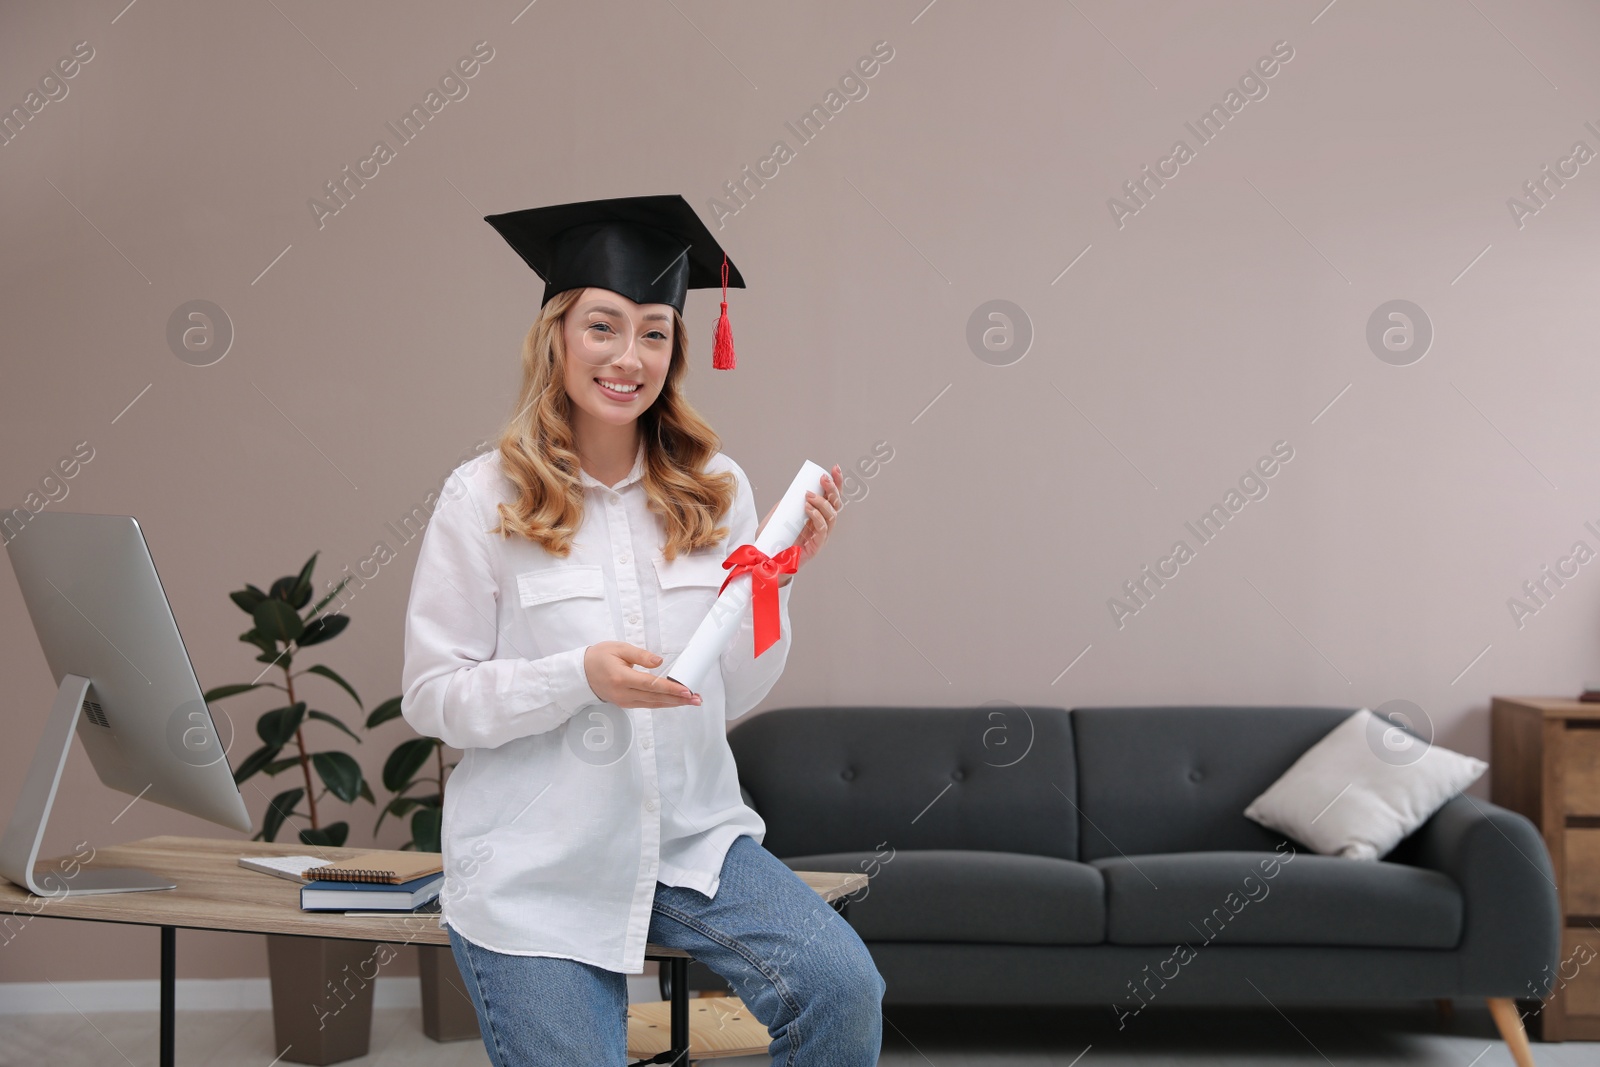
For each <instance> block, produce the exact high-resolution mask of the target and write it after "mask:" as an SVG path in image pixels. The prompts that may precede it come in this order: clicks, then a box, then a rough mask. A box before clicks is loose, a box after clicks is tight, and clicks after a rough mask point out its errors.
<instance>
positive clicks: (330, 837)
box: [205, 553, 398, 1064]
mask: <svg viewBox="0 0 1600 1067" xmlns="http://www.w3.org/2000/svg"><path fill="white" fill-rule="evenodd" d="M316 561H317V554H316V553H312V556H311V558H310V559H308V560H306V563H305V566H303V567H301V568H300V573H299V574H297V575H289V576H287V577H284V578H279V579H278V580H277V581H275V582H273V583H272V585H271V586H270V587H269V588H268V589H267V591H266V592H262V591H261V590H260V589H259V588H257V587H256V586H254V585H249V584H246V585H245V587H244V588H243V589H240V590H237V591H235V592H232V593H230V594H228V595H229V597H230V598H231V599H232V600H233V602H234V603H235V604H236V605H238V607H239V608H240V610H242V611H244V612H245V613H246V614H247V615H249V616H250V617H251V622H252V625H251V627H250V629H248V630H246V631H245V632H244V633H242V634H240V635H239V640H241V641H243V642H245V643H247V644H251V645H254V646H255V647H256V648H258V649H259V650H260V653H261V654H260V655H258V656H257V657H256V661H257V662H259V663H265V664H266V665H267V666H266V667H265V668H264V669H263V670H262V672H261V674H259V675H257V676H256V680H255V681H251V682H243V683H239V684H234V685H224V686H218V687H217V688H215V689H212V690H210V691H209V692H207V693H206V695H205V699H206V702H207V703H208V704H209V703H211V702H212V701H217V700H223V699H226V698H228V697H232V696H237V695H239V694H241V693H248V692H251V691H253V690H256V689H277V690H281V691H282V692H283V694H284V699H285V700H286V701H287V703H285V704H284V705H283V706H281V707H277V708H273V709H272V710H270V711H267V712H264V713H262V715H261V717H260V718H259V719H258V720H257V722H256V734H257V736H258V737H259V738H260V739H261V747H259V748H257V749H256V750H255V751H253V752H251V753H250V754H249V755H248V756H246V757H245V758H244V760H243V762H241V763H240V764H239V766H238V767H237V768H236V769H235V770H234V772H233V778H234V781H235V782H238V783H243V782H245V781H248V780H249V779H251V778H253V777H254V776H255V775H257V774H266V775H268V776H269V777H270V776H276V775H278V774H282V773H284V772H285V771H292V772H298V777H299V781H300V784H298V785H296V786H295V787H293V788H291V789H285V790H283V791H281V792H279V793H278V794H277V795H276V796H274V797H273V798H272V799H271V800H270V801H269V803H268V805H267V812H266V815H265V816H264V817H263V819H262V825H261V831H260V832H259V833H257V834H256V835H255V837H254V839H253V840H257V841H275V840H277V835H278V831H279V830H280V829H282V827H283V826H284V824H285V823H294V824H295V825H296V826H297V827H298V832H299V837H300V841H301V842H302V843H303V844H307V845H313V846H318V847H319V848H320V847H334V848H338V847H342V846H343V845H344V843H345V840H346V839H347V838H348V837H349V834H350V824H349V823H347V822H344V821H338V822H329V821H327V814H326V807H325V806H324V807H322V808H320V809H319V802H323V801H325V800H326V798H327V797H328V796H329V795H330V794H331V795H332V796H333V797H334V798H335V799H337V800H340V801H342V802H344V803H346V804H353V803H355V801H356V800H357V799H362V800H366V801H367V802H368V803H371V804H374V805H375V804H376V803H377V801H376V799H375V798H374V797H373V795H372V787H371V786H370V785H368V784H367V780H366V777H365V775H363V774H362V772H361V765H360V764H359V763H357V762H356V760H355V758H354V757H352V756H351V755H350V754H349V753H347V752H343V751H340V750H338V749H333V748H328V749H321V750H319V751H311V749H312V747H313V745H312V744H311V743H309V742H308V740H307V737H306V731H307V729H308V728H309V727H311V726H312V725H313V724H315V723H325V724H327V726H328V727H329V728H330V729H336V730H339V731H341V732H343V733H345V734H347V735H349V736H350V737H351V738H353V739H354V740H355V741H356V743H358V744H359V743H360V742H361V738H360V737H357V736H356V733H355V731H353V730H351V729H350V727H348V726H346V725H345V724H344V722H343V721H342V720H341V719H339V718H338V717H337V716H336V715H333V714H330V713H328V712H325V711H320V710H316V709H313V708H312V707H311V706H310V702H309V700H308V699H307V698H308V696H309V695H310V694H308V693H307V692H306V687H307V683H308V682H309V681H310V680H311V679H310V676H313V675H314V676H317V677H319V678H321V679H323V680H325V681H327V682H330V683H332V684H333V685H335V686H337V687H338V688H339V689H341V690H343V691H344V693H345V694H347V695H348V696H349V697H350V699H351V700H354V701H355V703H356V707H357V708H360V707H361V697H360V696H359V695H357V693H356V691H355V687H354V686H352V685H351V684H350V683H349V682H347V681H346V680H345V679H344V678H343V677H342V676H340V675H339V674H338V672H336V671H334V670H333V668H331V667H328V666H326V665H325V664H321V663H317V664H314V665H312V666H309V667H303V668H301V669H299V670H295V669H294V664H295V656H296V654H297V653H300V652H302V651H304V650H306V649H308V648H311V647H312V646H315V645H320V644H323V643H325V642H327V641H331V640H333V639H334V638H335V637H338V636H339V635H340V634H341V633H343V632H344V630H345V628H346V627H347V626H348V625H349V622H350V620H349V618H348V616H345V615H340V614H337V613H332V614H322V610H323V609H324V608H325V607H327V606H328V604H329V603H330V602H332V600H333V599H334V597H336V596H337V595H338V594H339V592H340V590H342V589H343V588H344V586H345V583H346V582H348V581H349V579H348V578H347V579H345V580H344V581H342V582H340V583H339V584H338V585H337V586H336V587H334V589H333V590H332V591H331V592H329V593H328V594H327V595H326V596H324V597H322V598H321V599H320V600H318V601H317V602H316V603H315V604H314V605H311V606H310V607H309V608H307V605H308V604H310V602H311V592H312V585H311V574H312V571H313V569H314V568H315V566H316ZM273 670H277V671H281V672H282V674H281V681H280V680H270V681H263V680H262V677H263V676H264V675H266V674H267V673H268V672H270V671H273ZM297 683H298V684H297ZM393 703H395V705H396V708H397V710H398V698H397V699H396V700H395V701H394V702H393ZM384 706H385V707H387V706H388V705H387V704H385V705H384ZM286 753H287V754H286ZM301 801H304V802H305V808H306V810H305V811H300V810H298V809H299V806H300V803H301ZM300 819H304V820H305V825H301V824H299V823H298V822H296V820H300ZM266 937H267V961H268V969H269V971H270V974H271V980H272V1012H273V1029H274V1032H275V1035H276V1040H277V1047H278V1048H280V1049H285V1051H284V1052H283V1054H282V1057H281V1058H282V1059H286V1060H290V1061H293V1062H295V1063H312V1064H328V1063H337V1062H339V1061H341V1060H346V1059H352V1058H354V1057H356V1056H364V1055H366V1054H367V1049H368V1045H369V1042H370V1038H371V1033H372V982H371V981H370V979H371V978H372V977H375V975H374V974H373V973H372V972H371V970H370V965H371V963H372V962H373V961H372V959H371V957H372V956H373V944H372V943H371V942H366V941H352V940H345V939H333V938H314V937H301V936H295V935H289V934H268V935H266ZM380 947H383V946H380ZM383 962H387V960H386V959H385V960H384V961H383ZM352 975H354V976H356V979H357V980H356V981H355V982H354V983H352V982H351V981H350V980H349V979H350V978H351V976H352ZM330 990H332V991H335V992H333V993H328V992H326V991H330ZM308 991H314V992H312V993H311V995H310V996H308Z"/></svg>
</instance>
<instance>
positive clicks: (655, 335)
mask: <svg viewBox="0 0 1600 1067" xmlns="http://www.w3.org/2000/svg"><path fill="white" fill-rule="evenodd" d="M645 336H646V337H648V338H650V340H652V341H665V340H666V339H667V335H666V334H665V333H663V332H662V331H660V330H651V331H650V332H649V333H647V334H645Z"/></svg>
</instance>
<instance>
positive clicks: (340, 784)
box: [311, 752, 361, 804]
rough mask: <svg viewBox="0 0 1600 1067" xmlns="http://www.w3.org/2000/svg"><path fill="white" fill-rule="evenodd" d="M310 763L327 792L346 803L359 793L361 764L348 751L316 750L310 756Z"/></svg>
mask: <svg viewBox="0 0 1600 1067" xmlns="http://www.w3.org/2000/svg"><path fill="white" fill-rule="evenodd" d="M311 765H312V766H313V767H315V768H316V769H317V774H318V775H319V776H320V777H321V778H322V781H323V784H325V785H326V786H327V787H328V792H330V793H332V794H333V795H334V796H336V797H338V798H339V799H340V800H342V801H344V802H345V803H346V804H349V803H351V802H352V801H354V800H355V799H356V797H358V796H360V795H361V765H360V764H359V763H357V762H356V761H355V758H354V757H353V756H351V755H350V754H349V753H346V752H318V753H317V754H315V755H314V756H312V757H311Z"/></svg>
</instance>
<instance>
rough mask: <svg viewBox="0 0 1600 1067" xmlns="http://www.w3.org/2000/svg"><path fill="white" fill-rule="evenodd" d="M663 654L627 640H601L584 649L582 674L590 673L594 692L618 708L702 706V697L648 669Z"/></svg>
mask: <svg viewBox="0 0 1600 1067" xmlns="http://www.w3.org/2000/svg"><path fill="white" fill-rule="evenodd" d="M635 663H637V664H639V665H640V666H643V667H656V666H659V665H660V664H661V657H660V656H658V655H657V654H656V653H654V652H651V651H649V650H647V649H643V648H640V647H639V646H638V645H630V644H628V643H627V642H626V641H599V642H596V643H595V644H592V645H590V646H589V647H588V648H586V649H584V652H583V673H584V674H585V675H587V676H588V679H589V688H590V689H593V690H594V695H595V696H597V697H599V698H600V699H601V700H604V701H605V702H606V703H608V704H615V705H616V706H617V707H619V708H676V707H681V706H682V705H684V704H691V705H695V706H699V704H700V697H699V696H697V695H696V694H694V693H691V692H690V691H689V689H688V688H687V687H686V686H682V685H679V684H678V683H677V682H674V681H672V680H670V679H667V678H660V677H657V676H656V675H654V674H650V673H649V672H648V671H641V670H635V669H634V667H633V665H634V664H635Z"/></svg>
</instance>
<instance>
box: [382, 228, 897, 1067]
mask: <svg viewBox="0 0 1600 1067" xmlns="http://www.w3.org/2000/svg"><path fill="white" fill-rule="evenodd" d="M488 221H489V222H490V223H491V224H493V225H495V227H496V229H498V230H499V231H500V232H501V233H502V234H503V235H504V236H505V237H506V239H507V240H508V241H509V242H510V243H511V244H512V246H513V247H514V248H515V249H516V250H517V251H518V252H519V253H521V254H522V256H523V258H524V259H525V260H527V262H528V263H529V265H530V266H532V267H534V269H535V270H536V271H537V272H538V273H539V274H540V275H541V276H542V277H543V278H544V279H545V281H546V286H545V294H544V302H543V306H542V308H541V310H540V312H539V316H538V319H537V321H535V323H534V324H533V328H532V329H531V330H530V331H529V332H528V335H527V337H526V339H525V340H524V342H523V353H522V359H523V381H522V388H521V391H520V394H519V396H518V400H517V406H516V414H515V415H514V416H513V417H512V419H511V421H510V423H509V425H508V426H507V427H506V429H505V432H504V434H503V436H502V437H501V439H500V446H499V448H498V450H496V451H492V452H488V453H485V454H484V455H481V456H478V457H476V458H475V459H473V460H470V461H468V462H467V463H465V464H463V465H462V466H460V467H459V468H457V469H456V470H455V471H454V472H453V473H452V475H451V477H450V479H449V481H448V482H447V484H446V488H445V491H444V492H443V493H442V494H441V497H440V500H439V503H438V504H437V506H436V508H435V510H434V512H433V515H432V517H431V519H430V522H429V525H428V528H427V532H426V534H425V535H424V537H423V541H422V545H421V548H420V550H419V555H418V559H417V567H416V573H415V576H414V578H413V580H412V588H411V599H410V603H409V606H408V608H407V615H406V645H405V670H404V677H403V680H402V682H403V691H404V695H403V701H402V713H403V715H404V716H405V718H406V720H407V721H408V722H409V723H410V724H411V725H412V727H414V728H415V729H416V730H417V731H418V732H419V733H422V734H424V735H426V736H430V737H437V738H439V739H441V740H442V741H444V742H445V743H446V744H448V745H451V746H454V747H456V748H460V749H462V750H463V756H462V759H461V763H460V765H459V766H458V767H457V769H456V771H455V773H454V775H453V776H452V777H451V779H450V787H449V789H448V790H447V791H446V792H445V802H444V812H443V829H442V847H443V853H444V855H443V860H444V866H445V872H446V882H445V889H444V891H443V893H442V894H441V914H440V919H439V922H440V925H441V926H445V927H446V928H447V929H448V931H449V936H450V943H451V947H452V950H453V951H454V954H455V958H456V961H457V964H458V965H459V967H460V970H461V973H462V976H463V977H464V979H465V980H466V983H467V986H468V992H469V994H470V995H471V997H472V1001H473V1004H474V1006H475V1007H476V1009H477V1012H478V1020H479V1024H480V1028H481V1030H482V1033H483V1039H484V1044H485V1046H486V1048H487V1050H488V1053H489V1057H490V1059H491V1061H492V1062H493V1063H494V1064H495V1065H496V1067H523V1065H529V1064H552V1065H555V1064H559V1065H561V1067H573V1065H582V1064H595V1065H605V1067H617V1065H621V1064H624V1063H625V1062H626V1016H627V1001H628V997H627V984H626V978H625V976H626V975H628V974H639V973H641V972H642V971H643V969H644V966H643V965H644V948H645V944H646V942H647V941H648V942H651V943H655V944H662V945H669V946H673V947H678V948H683V949H686V950H688V951H689V952H690V953H691V954H692V955H693V956H694V958H696V959H699V960H701V961H703V962H705V963H706V964H707V965H709V966H710V967H711V968H712V969H713V970H715V971H717V972H718V973H719V974H721V975H722V976H723V977H725V978H727V979H728V981H729V983H730V984H731V985H732V987H733V990H734V992H736V993H737V994H738V995H739V996H740V997H741V998H742V999H743V1001H744V1003H745V1004H746V1005H747V1006H748V1007H749V1008H750V1010H751V1011H752V1012H753V1013H754V1014H755V1016H756V1018H758V1019H760V1020H761V1021H762V1022H763V1023H765V1024H766V1025H767V1027H768V1029H769V1030H770V1032H771V1034H772V1042H771V1045H770V1051H771V1054H772V1057H773V1062H774V1063H776V1064H785V1065H796V1064H803V1065H805V1067H822V1065H829V1067H832V1065H840V1067H845V1065H848V1067H855V1065H866V1064H875V1063H877V1061H878V1052H879V1046H880V1039H881V1016H880V1013H879V1004H880V1001H881V998H882V995H883V989H884V984H883V980H882V978H881V977H880V976H879V975H878V972H877V970H876V968H875V967H874V966H873V963H872V959H871V957H870V956H869V955H868V953H867V950H866V947H865V945H863V944H862V942H861V939H860V938H859V937H858V936H857V935H856V933H855V931H854V930H852V929H851V928H850V926H849V924H848V923H846V922H845V921H844V920H843V919H842V918H840V917H839V915H838V914H837V913H836V912H834V911H833V909H832V908H831V907H829V906H828V905H827V904H825V903H824V902H823V901H822V899H821V898H820V897H818V896H817V894H816V893H815V892H813V891H812V890H811V889H810V888H809V887H807V886H806V885H805V883H804V882H802V881H800V879H799V878H798V877H797V876H796V875H795V874H794V873H793V872H792V871H791V870H790V869H789V868H788V867H786V866H785V865H784V864H783V863H782V862H781V861H780V860H778V859H777V858H776V857H774V856H773V855H772V854H771V853H770V852H768V851H767V850H766V849H765V848H763V847H762V845H761V843H760V842H761V840H762V838H763V837H764V836H765V833H766V826H765V823H763V822H762V820H761V817H760V816H759V815H757V814H756V813H755V811H754V810H752V809H751V808H749V807H748V806H747V805H745V804H744V803H743V800H742V798H741V795H740V790H739V782H738V774H737V770H736V768H735V766H734V763H733V757H732V753H731V752H730V750H729V748H728V744H727V740H726V736H725V733H726V727H725V724H726V722H727V720H729V719H733V718H736V717H738V716H739V715H742V714H744V713H745V712H746V711H748V710H750V709H751V708H752V707H754V706H755V705H756V704H757V703H759V702H760V701H761V699H762V698H763V697H764V696H766V694H767V692H768V691H769V690H770V689H771V688H772V686H773V684H774V683H775V682H776V681H777V678H778V675H779V674H780V673H781V672H782V669H783V664H784V662H785V659H786V658H787V656H788V650H789V645H790V641H791V634H790V624H789V617H788V602H789V597H790V594H791V592H792V583H791V582H790V578H791V575H788V574H785V575H783V577H782V578H781V579H780V580H781V582H782V586H781V587H780V588H779V590H778V598H777V599H778V614H779V626H780V637H779V639H778V641H777V642H776V643H775V644H773V645H771V646H770V647H768V648H767V649H766V650H765V651H763V652H762V654H761V655H760V656H756V655H755V654H754V649H753V643H754V642H753V636H754V631H753V623H752V619H751V617H750V615H749V614H748V613H747V614H746V616H745V618H744V620H743V622H742V629H741V630H740V632H739V634H738V636H737V638H736V639H735V641H734V642H733V644H732V645H731V646H730V647H729V648H728V650H727V651H726V652H725V653H724V654H723V656H722V657H721V663H720V670H719V671H713V672H712V673H711V675H710V676H709V677H708V678H707V680H706V682H705V683H704V684H703V686H702V689H703V692H701V693H691V692H690V691H689V690H688V689H686V688H685V687H683V686H682V685H680V684H678V683H677V682H675V681H672V680H671V679H669V678H667V677H664V676H659V675H657V674H654V673H651V668H658V667H661V666H663V665H664V664H665V663H666V662H667V660H668V659H670V657H672V656H673V655H675V654H676V653H677V652H680V651H682V649H683V647H684V645H685V643H686V642H687V641H688V639H689V636H690V634H691V633H692V632H693V631H694V628H695V627H696V626H697V625H698V623H699V622H700V620H701V619H702V618H704V616H705V615H706V612H707V611H708V610H709V609H710V607H711V605H712V603H713V602H714V600H715V598H716V596H717V592H718V587H719V586H720V585H721V584H722V582H723V580H724V578H726V577H727V574H728V572H727V571H725V570H724V569H723V567H722V561H723V560H724V559H725V558H726V557H727V556H728V554H729V553H730V552H732V551H733V550H734V549H735V548H737V547H738V546H740V545H742V544H746V543H752V542H754V540H755V537H756V534H757V532H758V530H759V529H760V527H758V526H757V524H756V507H755V498H754V495H753V493H752V492H751V487H750V483H749V479H748V478H746V477H745V474H744V471H743V470H742V469H741V468H740V467H739V466H738V464H736V463H734V462H733V460H731V459H729V458H728V457H727V456H725V455H724V454H723V453H721V452H720V451H718V443H719V442H718V439H717V436H716V434H715V433H714V432H713V431H712V430H711V428H710V427H709V426H708V425H707V424H706V423H705V422H704V421H703V420H702V419H701V418H700V416H699V415H697V414H696V413H695V411H694V409H693V408H692V407H690V406H689V403H688V401H687V400H686V399H685V397H684V395H683V381H684V377H685V375H686V373H687V371H688V362H687V361H688V358H689V345H688V341H687V338H686V337H685V334H684V327H683V319H682V317H681V312H682V309H683V300H684V294H685V291H686V289H688V288H705V287H707V286H710V285H715V284H718V281H719V280H721V283H722V284H724V285H727V284H733V285H735V286H742V281H741V280H740V279H739V276H738V272H737V271H736V270H732V268H731V264H727V262H726V257H725V256H723V255H722V253H721V250H720V249H718V248H717V244H716V241H715V239H714V238H712V237H711V235H710V233H709V232H708V231H706V229H705V227H704V226H703V225H701V224H700V222H699V220H698V218H697V217H696V216H695V215H694V213H693V211H692V210H691V209H690V208H689V206H688V204H687V203H685V202H684V201H683V199H682V197H635V198H629V199H625V200H611V201H591V202H588V203H584V204H564V205H556V206H554V207H549V208H537V209H531V210H529V211H523V212H514V213H511V214H508V215H499V216H491V217H490V218H489V219H488ZM713 257H717V259H720V261H721V262H720V263H717V261H716V259H714V258H713ZM729 272H731V278H730V276H729ZM723 308H724V313H725V312H726V303H724V305H723ZM839 480H840V470H839V468H838V467H834V468H833V472H832V474H831V476H824V477H823V478H822V479H821V482H820V484H819V485H818V486H817V488H816V491H814V492H812V493H809V494H808V498H807V499H808V504H807V510H808V515H809V519H810V521H809V524H808V525H807V527H806V529H805V531H804V532H803V533H802V534H801V536H800V538H799V539H798V540H797V542H796V544H797V545H798V546H799V556H800V561H799V565H800V567H801V568H804V567H805V566H806V565H807V564H809V562H810V561H811V560H813V559H815V558H816V554H817V552H818V551H819V550H820V549H821V548H822V546H823V545H824V544H825V543H826V541H827V539H828V536H829V533H830V532H831V531H832V528H833V526H834V523H835V522H836V521H837V517H838V509H839V507H840V506H841V504H842V501H841V498H840V495H839V489H838V483H839ZM770 514H771V513H770V512H769V513H768V515H769V517H770ZM763 525H764V520H763Z"/></svg>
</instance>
